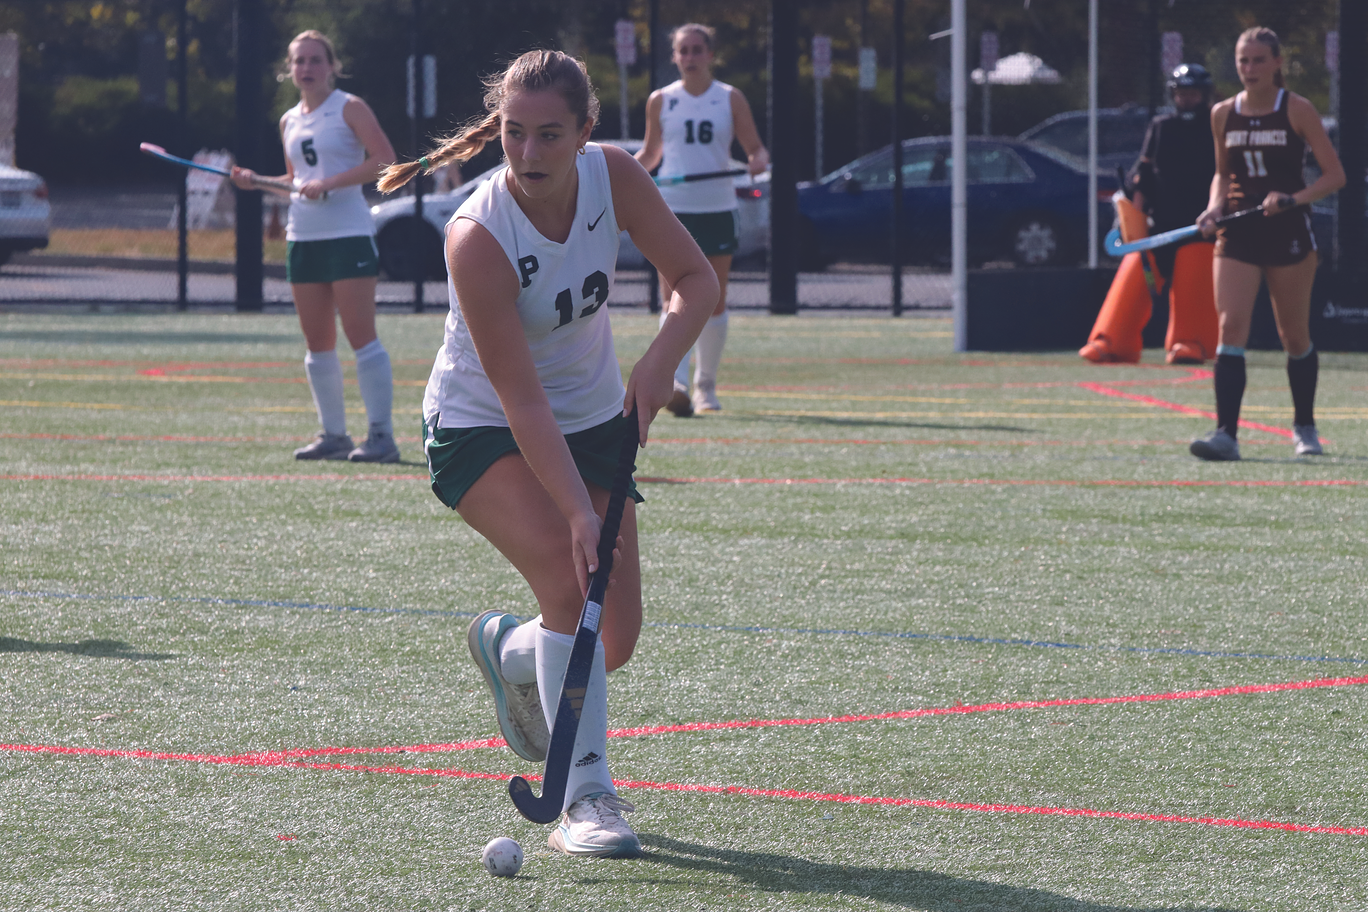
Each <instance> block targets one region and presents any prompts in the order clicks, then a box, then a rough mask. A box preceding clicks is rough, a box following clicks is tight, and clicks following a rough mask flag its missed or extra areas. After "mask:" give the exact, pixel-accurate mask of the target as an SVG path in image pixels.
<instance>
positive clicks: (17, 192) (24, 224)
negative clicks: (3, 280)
mask: <svg viewBox="0 0 1368 912" xmlns="http://www.w3.org/2000/svg"><path fill="white" fill-rule="evenodd" d="M51 224H52V207H51V205H49V204H48V189H47V184H46V183H44V182H43V179H42V178H41V177H39V176H38V175H36V174H34V173H33V172H32V171H24V170H23V169H21V168H14V167H11V166H10V165H0V265H2V264H4V263H6V262H8V261H9V258H10V256H11V255H12V254H14V253H18V252H20V251H24V250H34V249H36V248H40V247H46V246H47V245H48V229H49V228H50V227H51Z"/></svg>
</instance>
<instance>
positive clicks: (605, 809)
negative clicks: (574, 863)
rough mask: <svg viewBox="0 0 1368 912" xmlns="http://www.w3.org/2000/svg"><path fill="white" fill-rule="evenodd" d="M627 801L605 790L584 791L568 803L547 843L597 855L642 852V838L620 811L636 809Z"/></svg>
mask: <svg viewBox="0 0 1368 912" xmlns="http://www.w3.org/2000/svg"><path fill="white" fill-rule="evenodd" d="M635 810H636V808H635V807H633V806H632V805H631V804H629V803H628V802H626V801H623V800H622V799H621V798H619V797H618V796H617V795H610V794H608V793H607V792H595V793H593V794H592V795H585V796H584V797H583V798H581V799H580V800H579V801H576V802H575V803H574V804H572V805H570V809H569V810H567V811H566V812H565V816H564V817H562V818H561V822H560V826H558V827H556V828H555V829H554V830H553V831H552V832H551V835H550V836H549V837H548V838H547V840H546V844H547V845H549V846H550V847H551V848H553V849H555V850H556V851H557V852H564V853H565V854H566V855H589V856H593V857H596V858H630V857H632V856H634V855H639V854H641V840H640V839H637V835H636V833H633V832H632V828H631V827H630V826H628V825H627V821H626V820H625V819H623V816H622V815H623V814H626V813H631V812H632V811H635Z"/></svg>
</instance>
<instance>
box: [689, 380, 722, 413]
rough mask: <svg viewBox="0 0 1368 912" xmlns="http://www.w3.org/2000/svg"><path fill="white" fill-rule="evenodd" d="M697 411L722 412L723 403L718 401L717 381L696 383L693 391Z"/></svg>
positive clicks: (694, 405)
mask: <svg viewBox="0 0 1368 912" xmlns="http://www.w3.org/2000/svg"><path fill="white" fill-rule="evenodd" d="M693 407H694V411H695V412H720V411H722V403H720V402H718V401H717V384H716V383H696V384H694V391H693Z"/></svg>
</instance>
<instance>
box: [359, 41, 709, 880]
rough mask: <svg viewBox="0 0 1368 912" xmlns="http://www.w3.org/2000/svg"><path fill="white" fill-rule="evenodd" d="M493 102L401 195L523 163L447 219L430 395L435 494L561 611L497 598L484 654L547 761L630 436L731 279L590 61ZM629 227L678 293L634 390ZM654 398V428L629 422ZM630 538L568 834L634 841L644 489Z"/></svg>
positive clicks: (608, 615) (593, 688)
mask: <svg viewBox="0 0 1368 912" xmlns="http://www.w3.org/2000/svg"><path fill="white" fill-rule="evenodd" d="M487 88H488V92H487V93H486V95H485V107H486V109H487V110H488V112H489V113H488V116H486V117H485V118H484V119H483V120H481V121H479V122H476V123H472V124H470V125H468V126H467V127H466V128H465V129H463V130H462V131H461V132H460V133H458V134H457V135H456V136H455V137H453V138H451V139H449V140H447V141H446V142H445V143H443V145H442V146H441V147H440V148H439V149H437V150H436V151H435V152H432V153H430V154H429V155H428V156H426V157H424V158H421V159H419V160H418V161H417V162H413V163H410V164H406V165H395V166H394V167H392V168H390V169H388V171H387V172H386V174H385V177H384V178H383V179H382V180H381V181H380V188H381V189H382V190H385V191H386V192H388V191H390V190H393V189H395V188H396V187H399V186H401V185H402V184H403V183H404V182H405V181H407V180H409V179H410V178H411V177H413V176H414V175H415V174H416V173H417V172H418V171H419V170H427V171H432V170H434V169H436V168H439V167H442V166H443V165H445V164H447V163H448V162H451V161H465V160H467V159H469V158H470V157H471V156H473V155H475V154H476V153H477V152H479V151H480V149H482V148H483V147H484V146H485V144H486V143H488V142H491V141H493V140H494V139H499V140H501V141H502V143H503V149H504V155H505V157H506V162H507V167H505V168H504V169H503V170H501V171H499V172H497V173H496V174H495V175H494V177H493V178H491V179H490V180H489V181H487V182H486V183H484V184H483V185H482V186H481V187H480V188H479V189H478V190H476V191H475V193H474V194H472V195H471V197H470V198H469V199H468V200H467V201H466V202H465V203H464V204H463V205H462V206H461V208H460V209H458V210H457V211H456V213H455V215H453V216H452V218H451V221H450V222H449V223H448V224H447V230H446V255H447V266H448V269H449V272H450V276H451V278H450V283H449V288H450V292H451V312H450V314H449V315H448V316H447V322H446V331H445V338H444V340H443V344H442V347H441V349H440V350H439V351H438V353H437V360H436V363H435V364H434V365H433V368H432V376H431V377H430V379H429V380H428V387H427V393H426V395H425V396H424V399H423V420H424V435H425V444H426V449H427V458H428V468H429V470H430V472H431V475H432V489H433V493H435V494H436V495H437V497H438V499H440V500H441V501H442V502H443V503H444V504H446V505H447V506H449V507H452V508H453V509H455V510H456V511H457V512H458V513H460V514H461V517H462V518H463V519H464V520H465V521H466V523H467V524H469V525H470V526H471V527H472V528H474V529H475V530H476V531H477V532H479V533H480V534H481V535H483V536H484V537H485V538H486V539H488V540H489V541H490V543H491V544H493V545H494V547H496V548H497V549H498V550H499V551H500V552H502V553H503V555H504V556H505V557H506V558H507V559H508V560H509V562H510V563H512V564H513V566H514V567H515V568H517V570H518V572H519V573H521V574H522V575H523V577H524V578H525V579H526V580H527V582H528V585H529V586H530V587H531V589H532V594H533V596H534V597H535V598H536V601H537V605H538V607H539V608H540V610H541V615H540V616H539V617H536V618H533V619H532V620H531V621H528V622H527V623H525V624H519V622H518V619H517V618H514V617H513V616H512V615H509V614H505V613H503V612H501V611H486V612H484V613H483V614H481V615H480V616H479V617H477V618H476V619H475V620H474V622H473V623H472V624H471V626H470V630H469V634H468V641H469V644H470V651H471V654H472V656H473V657H474V659H475V662H476V664H477V665H478V666H479V668H480V670H481V672H482V673H483V674H484V676H485V680H486V681H487V682H488V684H489V686H490V688H491V690H492V691H493V693H494V702H495V710H496V714H497V716H498V720H499V727H500V729H501V730H502V731H503V734H504V737H505V739H506V740H507V741H508V746H509V747H510V748H512V749H513V750H514V751H516V752H517V753H518V754H519V756H521V757H523V758H525V759H527V760H531V761H536V762H540V761H542V760H544V759H545V757H546V748H547V741H548V728H549V725H548V720H552V719H554V718H555V712H556V706H557V703H558V700H559V696H560V687H561V679H562V676H563V675H564V673H565V667H566V663H567V661H568V659H569V656H570V649H571V646H572V644H573V643H574V633H575V630H576V627H577V625H578V621H579V613H580V608H581V606H582V605H583V603H584V597H585V592H586V591H587V588H588V581H589V577H590V574H591V573H592V572H593V571H594V569H595V568H596V565H597V557H596V549H597V547H598V538H599V529H600V527H601V524H602V516H603V513H604V511H605V509H606V507H607V502H608V490H609V488H610V487H611V486H612V476H613V470H614V468H615V466H616V463H617V454H618V452H619V450H620V449H621V446H620V445H621V441H622V435H623V434H624V433H631V434H636V435H637V436H638V438H639V440H640V442H641V443H642V444H643V445H644V444H645V442H646V435H647V430H648V428H649V426H650V423H651V420H652V419H653V418H654V416H655V414H656V412H657V411H659V410H660V409H661V408H663V407H664V406H665V404H666V403H667V402H669V400H670V395H671V391H672V383H671V380H672V375H673V373H674V366H675V365H676V364H678V363H679V360H680V359H681V358H682V357H684V355H685V354H686V353H687V352H688V350H689V346H690V345H692V344H693V342H694V340H695V338H697V336H698V332H699V330H700V329H701V328H702V326H703V324H704V323H705V322H707V319H708V316H709V315H710V314H711V313H712V312H713V308H714V307H715V306H716V305H717V298H718V288H717V276H716V275H715V274H714V273H713V271H712V269H711V268H709V266H708V261H707V260H706V259H705V258H704V256H703V254H702V252H701V251H700V250H699V249H698V245H697V244H695V243H693V241H692V240H691V239H690V237H689V235H688V233H687V232H686V231H685V230H684V228H683V226H681V225H680V224H679V222H678V221H677V220H676V219H675V218H674V217H673V216H672V215H671V214H670V210H669V208H668V207H667V206H666V205H665V201H664V200H663V199H661V196H660V192H659V191H658V190H657V189H656V187H655V184H654V183H653V182H652V180H651V177H650V175H649V174H647V172H646V170H645V169H643V168H642V167H641V166H640V165H639V164H638V163H637V162H636V161H635V160H634V159H633V158H632V157H631V156H630V155H628V154H627V153H626V152H623V151H622V150H620V149H617V148H615V147H612V146H600V145H598V144H596V143H591V142H589V135H590V133H591V131H592V130H593V128H594V122H595V120H596V119H597V116H598V100H597V99H596V98H595V97H594V94H593V89H592V87H591V86H590V84H589V77H588V75H587V73H586V72H585V70H584V66H583V64H581V63H580V62H579V61H577V60H575V59H574V58H572V57H569V56H566V55H565V54H562V53H560V52H558V51H544V50H543V51H529V52H528V53H526V54H524V55H522V56H521V57H519V58H518V59H517V60H515V61H513V63H512V64H510V65H509V67H508V69H507V70H505V71H504V72H503V73H501V74H499V75H498V76H496V77H493V78H491V79H490V80H489V81H488V82H487ZM620 231H626V232H627V233H628V234H629V235H630V236H631V238H632V240H633V242H634V243H635V244H636V245H637V247H638V248H640V250H641V252H642V253H644V254H645V255H646V257H647V258H648V259H650V261H651V262H652V263H654V264H655V266H656V268H657V269H659V270H660V274H661V275H662V276H664V277H665V278H666V280H667V281H668V282H669V285H670V288H671V289H672V290H673V293H672V296H671V298H670V300H669V302H668V306H667V307H666V318H665V321H664V323H663V325H662V327H661V329H660V332H659V334H658V335H657V336H656V337H655V339H654V341H653V342H652V343H651V346H650V348H648V349H647V350H646V353H645V354H644V355H642V357H641V360H639V361H638V362H637V363H636V366H635V367H634V368H633V369H632V372H631V376H630V378H629V379H628V381H627V384H626V386H625V387H624V386H623V383H622V372H621V369H620V368H619V367H618V362H617V355H616V354H615V353H614V350H613V337H612V333H611V328H610V325H609V320H608V310H607V308H605V307H604V306H603V305H604V302H605V301H607V299H608V295H609V293H610V292H611V290H612V283H613V273H614V266H615V264H616V262H617V253H618V237H619V232H620ZM633 411H635V413H636V416H637V423H636V425H635V426H630V427H629V426H628V422H627V417H626V416H627V415H628V414H630V413H632V412H633ZM631 493H632V495H633V496H632V497H629V498H628V499H627V504H626V509H625V510H624V512H623V516H622V528H621V532H620V536H619V538H618V541H617V553H618V554H619V555H620V557H621V559H620V561H619V560H618V559H615V560H614V563H613V574H614V581H613V586H612V588H610V589H609V590H608V595H607V598H606V599H605V604H604V612H603V623H602V642H601V643H600V644H599V647H598V653H597V655H596V656H595V658H594V667H593V672H592V674H591V676H590V679H589V687H588V691H587V693H586V694H585V697H584V708H583V714H582V716H581V718H580V724H579V730H578V734H577V736H576V739H575V752H574V756H575V757H577V758H578V760H577V761H576V763H575V764H574V766H572V767H571V769H570V778H569V782H568V784H567V786H566V793H565V806H564V808H563V812H564V813H563V816H562V819H561V822H560V825H559V826H558V827H557V829H556V830H555V831H553V832H552V834H551V837H550V839H549V844H550V845H551V847H552V848H554V849H557V850H558V851H561V852H564V853H566V854H570V855H594V856H625V855H631V854H635V853H636V852H637V851H639V849H640V843H639V841H638V840H637V837H636V835H635V834H634V833H633V832H632V830H631V828H630V827H629V826H628V825H627V822H626V820H625V819H624V818H623V814H624V813H625V812H627V811H630V810H632V806H631V805H630V804H628V803H627V802H625V801H623V800H622V799H620V798H618V796H617V793H616V791H615V789H614V788H613V780H612V779H611V778H610V776H609V773H608V763H607V760H606V754H607V747H606V745H607V733H608V693H607V678H606V674H607V672H608V671H609V670H612V669H615V668H618V667H620V666H622V665H623V664H624V663H625V662H626V661H627V660H628V659H629V658H630V657H631V655H632V651H633V649H634V648H635V647H636V641H637V637H638V635H639V633H640V631H641V570H640V565H639V562H638V552H637V524H636V509H635V503H634V501H636V500H640V499H641V498H640V496H639V495H638V494H637V493H636V490H635V485H633V486H632V488H631Z"/></svg>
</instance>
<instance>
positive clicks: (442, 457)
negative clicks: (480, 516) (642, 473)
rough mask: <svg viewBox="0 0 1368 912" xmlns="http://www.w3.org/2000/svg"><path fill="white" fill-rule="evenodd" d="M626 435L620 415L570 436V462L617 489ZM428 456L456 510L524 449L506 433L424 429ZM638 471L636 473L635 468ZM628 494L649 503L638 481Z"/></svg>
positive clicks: (441, 494)
mask: <svg viewBox="0 0 1368 912" xmlns="http://www.w3.org/2000/svg"><path fill="white" fill-rule="evenodd" d="M626 430H627V419H626V418H624V417H623V416H621V415H614V416H613V417H612V418H609V419H608V420H607V421H605V422H603V424H600V425H598V426H597V427H591V428H589V429H588V430H586V431H576V432H575V433H573V434H566V435H565V442H566V443H567V444H569V446H570V456H571V457H572V458H573V459H574V460H575V467H576V468H577V469H579V473H580V476H581V477H582V478H583V479H584V480H585V481H587V482H590V483H591V484H596V485H598V486H599V487H600V488H603V489H604V490H605V491H611V490H612V489H613V473H615V472H616V471H617V463H618V453H619V452H620V451H621V449H622V435H623V434H624V433H625V432H626ZM423 450H424V451H425V452H426V453H427V461H428V474H429V475H431V476H432V493H433V494H436V495H437V499H438V500H440V501H441V502H442V503H444V504H446V505H447V506H448V507H451V509H453V510H454V509H456V505H457V504H458V503H460V502H461V498H462V497H464V496H465V492H466V491H469V490H470V488H471V485H473V484H475V482H476V481H478V480H479V479H480V476H481V475H483V474H484V473H485V472H486V471H487V470H488V469H489V467H490V466H492V465H493V464H494V462H495V461H496V460H497V459H498V458H499V457H501V456H504V455H506V454H508V453H516V452H518V444H517V442H516V441H515V440H514V439H513V432H512V431H511V430H509V429H508V428H506V427H471V428H432V427H428V426H427V425H426V424H424V425H423ZM632 471H634V472H635V471H636V466H635V465H634V466H632ZM627 492H628V493H629V494H631V495H632V499H633V500H634V501H636V502H637V503H641V502H642V501H643V500H645V499H646V498H644V497H642V496H641V494H639V493H638V492H637V487H636V479H635V478H634V479H632V481H631V482H630V483H629V484H628V487H627Z"/></svg>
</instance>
